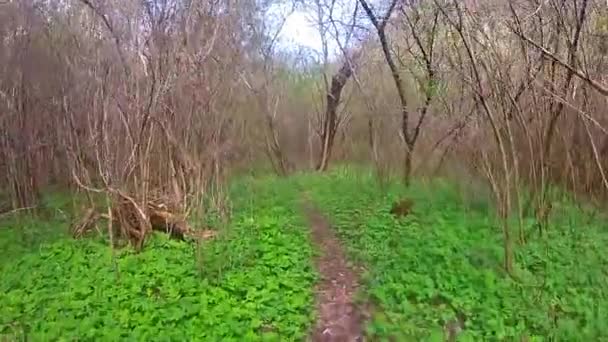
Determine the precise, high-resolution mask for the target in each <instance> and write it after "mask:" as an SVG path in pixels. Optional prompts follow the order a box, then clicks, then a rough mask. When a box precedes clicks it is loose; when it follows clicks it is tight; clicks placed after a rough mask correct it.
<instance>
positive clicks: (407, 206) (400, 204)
mask: <svg viewBox="0 0 608 342" xmlns="http://www.w3.org/2000/svg"><path fill="white" fill-rule="evenodd" d="M413 206H414V201H412V200H411V199H408V198H406V199H402V200H400V201H397V202H395V203H394V204H393V207H392V208H391V211H390V213H391V214H393V215H394V216H396V217H405V216H407V215H409V214H410V213H411V212H412V207H413Z"/></svg>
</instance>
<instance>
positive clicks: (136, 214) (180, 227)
mask: <svg viewBox="0 0 608 342" xmlns="http://www.w3.org/2000/svg"><path fill="white" fill-rule="evenodd" d="M117 194H118V196H116V198H115V199H114V201H113V203H112V206H111V208H110V214H109V215H108V214H103V213H101V211H100V210H98V209H96V208H90V209H88V210H86V212H85V213H84V215H82V217H81V218H80V219H79V220H78V221H76V222H75V223H74V224H73V225H72V227H71V232H72V236H73V237H74V238H82V237H83V236H85V235H86V234H87V233H88V232H91V231H93V230H97V231H98V232H99V233H100V234H101V231H100V230H99V229H98V228H97V223H98V221H99V220H100V219H101V218H103V219H106V220H111V226H112V233H113V236H114V237H116V238H117V239H121V240H126V241H128V242H129V243H130V244H131V246H133V247H134V248H135V249H136V250H138V251H139V250H141V249H142V248H143V245H144V242H145V240H146V238H147V237H148V236H149V235H150V234H151V233H152V232H154V231H156V232H162V233H166V234H169V235H170V237H171V238H173V239H177V240H181V241H185V240H186V238H189V239H193V240H201V239H203V240H206V239H211V238H213V237H215V235H216V232H215V231H213V230H195V229H191V228H190V226H189V225H188V223H187V221H186V218H185V217H184V216H183V215H181V214H178V213H177V212H178V211H177V209H175V208H177V207H178V206H175V205H168V204H165V203H163V202H160V201H149V202H148V204H147V205H146V206H145V207H144V206H142V205H140V204H138V202H137V201H136V200H135V199H134V198H132V197H130V196H128V195H126V194H124V193H122V192H117Z"/></svg>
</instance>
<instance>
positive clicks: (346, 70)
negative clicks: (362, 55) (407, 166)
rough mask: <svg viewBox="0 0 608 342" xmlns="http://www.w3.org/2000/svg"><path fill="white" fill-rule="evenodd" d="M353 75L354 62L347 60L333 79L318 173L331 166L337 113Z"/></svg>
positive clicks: (324, 123) (324, 122)
mask: <svg viewBox="0 0 608 342" xmlns="http://www.w3.org/2000/svg"><path fill="white" fill-rule="evenodd" d="M352 74H353V66H352V61H351V60H350V59H348V58H346V59H345V60H344V64H342V67H341V68H340V70H338V73H336V74H335V75H334V76H333V77H332V78H331V87H330V89H329V92H328V93H327V107H326V109H325V116H324V117H323V130H322V131H321V132H322V133H321V155H320V157H319V163H318V164H317V170H318V171H325V170H327V167H328V166H329V161H330V159H331V152H332V149H333V145H334V138H335V136H336V132H337V130H338V114H337V111H338V106H339V105H340V96H341V95H342V89H343V88H344V86H345V85H346V82H347V81H348V79H349V78H350V77H351V76H352Z"/></svg>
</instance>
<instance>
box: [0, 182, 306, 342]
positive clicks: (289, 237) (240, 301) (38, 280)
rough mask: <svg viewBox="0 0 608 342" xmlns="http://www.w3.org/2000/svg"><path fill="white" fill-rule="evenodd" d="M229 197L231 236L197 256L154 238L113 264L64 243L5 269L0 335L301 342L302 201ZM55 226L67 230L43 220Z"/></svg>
mask: <svg viewBox="0 0 608 342" xmlns="http://www.w3.org/2000/svg"><path fill="white" fill-rule="evenodd" d="M231 195H232V196H231V197H232V199H233V205H234V208H233V217H232V220H231V222H230V224H229V226H228V227H225V228H223V229H222V231H221V233H220V234H219V237H218V238H216V239H215V240H211V241H208V242H205V243H203V244H202V245H201V246H200V248H198V247H197V246H196V245H195V244H191V243H184V242H178V241H173V240H170V239H168V238H167V237H166V236H163V235H156V236H154V237H153V238H152V239H151V240H150V241H148V242H147V244H146V247H145V249H144V250H143V252H141V253H134V252H133V251H132V250H131V249H129V248H126V249H121V250H118V251H117V252H116V255H115V257H113V256H112V251H111V249H110V248H109V247H108V244H107V241H105V240H104V239H103V238H101V237H100V238H97V239H85V240H80V241H73V240H70V239H60V240H58V241H55V242H51V243H42V244H41V245H40V246H39V248H34V249H32V250H30V251H29V252H27V253H25V254H24V255H22V256H21V257H19V258H14V259H12V260H6V259H4V260H3V263H2V264H3V265H4V266H0V267H2V268H1V269H0V271H1V272H2V278H1V279H0V336H9V338H10V339H11V340H12V339H26V338H27V339H28V340H35V341H37V340H59V339H61V340H100V339H101V340H119V339H129V340H162V341H169V340H175V341H182V340H201V339H202V340H206V341H255V340H266V341H279V340H280V341H288V340H301V339H303V337H304V336H305V334H306V332H307V331H308V329H309V327H310V325H311V321H312V319H313V295H312V286H313V282H314V280H315V273H314V271H313V269H312V264H311V261H310V259H311V255H312V248H311V246H310V244H309V241H308V235H307V231H306V229H305V221H304V220H303V218H302V217H301V216H300V213H299V212H298V210H297V207H296V205H295V204H296V202H295V201H296V200H297V192H296V191H295V190H294V189H292V188H290V187H287V186H282V184H280V181H275V180H272V179H265V180H258V181H247V182H241V183H239V184H236V185H235V187H234V189H233V191H232V194H231ZM17 223H18V222H8V221H4V222H3V224H4V225H8V224H17ZM54 223H55V224H58V225H59V224H66V223H65V222H61V221H48V222H46V223H44V222H42V221H41V222H39V224H41V225H51V224H54ZM31 224H32V225H34V224H35V222H32V223H31ZM8 228H9V229H7V231H9V230H10V231H14V230H16V229H18V227H12V228H13V229H11V227H8ZM54 228H55V229H56V230H62V229H65V227H54ZM0 237H1V238H2V239H4V238H6V237H5V236H0ZM0 241H2V240H0ZM2 244H3V245H4V244H8V243H6V242H5V241H3V242H2ZM21 252H22V251H20V254H23V253H21ZM17 254H18V253H15V254H13V255H17Z"/></svg>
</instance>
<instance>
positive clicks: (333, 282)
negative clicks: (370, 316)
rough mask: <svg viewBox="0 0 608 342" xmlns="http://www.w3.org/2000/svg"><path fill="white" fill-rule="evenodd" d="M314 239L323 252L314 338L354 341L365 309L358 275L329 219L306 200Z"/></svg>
mask: <svg viewBox="0 0 608 342" xmlns="http://www.w3.org/2000/svg"><path fill="white" fill-rule="evenodd" d="M304 207H305V211H306V214H307V216H308V219H309V222H310V228H311V233H312V240H313V242H314V243H315V245H316V246H318V249H319V250H320V255H319V256H317V257H316V260H315V264H316V266H317V270H318V272H319V273H320V277H321V279H320V281H319V282H318V284H317V285H316V287H315V293H316V296H317V300H316V308H317V316H318V317H317V322H316V324H315V328H314V332H313V334H312V340H313V341H322V342H342V341H348V342H355V341H362V339H363V319H364V317H363V313H362V310H361V308H360V307H359V306H358V305H357V304H356V303H355V294H356V292H357V290H358V287H359V280H358V275H357V274H356V273H355V270H354V269H353V267H352V266H351V265H349V263H348V261H347V257H346V255H345V253H344V251H343V249H342V245H341V242H340V240H339V239H338V238H337V237H336V235H335V234H334V232H333V229H332V228H331V227H330V224H329V222H327V219H326V218H325V217H324V216H323V214H321V213H320V212H319V210H318V209H317V208H315V207H314V205H313V204H312V203H310V202H309V201H308V200H306V203H305V204H304Z"/></svg>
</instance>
